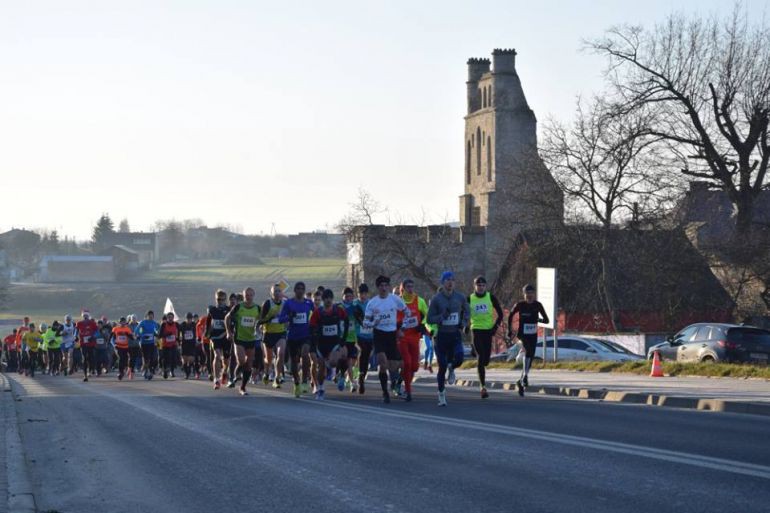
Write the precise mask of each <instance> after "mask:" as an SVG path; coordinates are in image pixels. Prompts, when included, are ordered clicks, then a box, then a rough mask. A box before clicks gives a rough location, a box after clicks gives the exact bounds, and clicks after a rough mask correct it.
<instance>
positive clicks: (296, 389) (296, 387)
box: [294, 384, 302, 398]
mask: <svg viewBox="0 0 770 513" xmlns="http://www.w3.org/2000/svg"><path fill="white" fill-rule="evenodd" d="M301 395H302V388H301V387H300V386H299V385H297V384H295V385H294V397H297V398H299V396H301Z"/></svg>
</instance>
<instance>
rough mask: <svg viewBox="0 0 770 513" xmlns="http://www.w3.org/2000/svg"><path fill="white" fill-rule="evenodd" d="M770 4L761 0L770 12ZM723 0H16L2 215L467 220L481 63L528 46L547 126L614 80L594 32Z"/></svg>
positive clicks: (5, 33)
mask: <svg viewBox="0 0 770 513" xmlns="http://www.w3.org/2000/svg"><path fill="white" fill-rule="evenodd" d="M769 3H770V1H766V0H755V1H746V2H744V5H745V6H746V8H747V9H748V10H749V12H751V13H754V14H756V15H758V16H759V15H763V14H764V12H765V10H766V8H767V6H768V4H769ZM731 9H732V4H731V3H730V2H726V1H724V0H687V1H685V0H682V1H674V0H669V1H664V0H645V1H643V2H642V1H639V2H633V3H632V2H628V1H626V0H613V1H610V0H593V1H587V0H583V1H578V0H575V1H568V0H561V1H557V0H541V1H539V2H531V1H514V0H507V1H486V2H469V1H467V0H466V1H463V2H454V1H415V0H412V1H377V2H366V1H360V0H359V1H334V0H325V1H323V2H319V1H291V0H287V1H281V2H276V1H274V0H271V1H267V2H262V1H234V0H216V1H214V0H212V1H196V0H184V1H177V2H173V1H162V0H150V1H142V0H132V1H126V2H114V1H110V0H98V1H92V2H82V1H75V0H70V1H66V2H64V1H60V0H52V1H35V0H16V1H13V0H7V1H3V2H2V3H0V98H1V99H0V184H2V185H0V187H2V189H1V190H2V191H3V194H2V201H0V231H5V230H8V229H10V228H12V227H16V228H19V227H26V228H34V229H56V230H58V232H59V235H60V237H64V236H65V235H66V236H69V237H74V238H77V239H80V240H83V239H88V238H90V234H91V230H92V227H93V225H94V224H95V222H96V220H97V219H98V218H99V216H100V215H101V214H102V213H108V214H109V215H110V216H111V217H112V219H113V220H115V223H116V224H117V222H118V221H119V220H120V219H123V218H126V219H128V221H129V224H130V226H131V228H132V229H134V230H145V229H150V228H152V226H153V225H154V222H155V221H156V220H158V219H171V218H174V219H188V218H200V219H202V220H203V221H204V222H205V223H206V224H208V225H209V226H215V225H229V226H233V227H237V228H239V229H240V230H242V231H243V232H245V233H254V234H257V233H270V232H271V230H272V228H273V226H274V227H275V229H276V230H277V231H278V232H279V233H296V232H299V231H312V230H323V229H331V228H332V227H333V226H334V224H335V223H336V222H337V221H338V220H339V219H340V218H341V217H343V216H344V215H345V213H346V212H347V211H348V210H349V209H350V202H351V201H353V200H354V199H355V197H356V196H357V191H358V190H359V189H360V188H364V189H366V190H367V191H369V192H370V193H371V195H372V196H373V197H375V198H376V199H378V201H379V202H380V203H381V204H383V205H384V206H386V207H387V209H388V215H387V216H383V217H382V218H381V220H382V221H389V222H391V223H402V224H409V223H415V222H420V221H423V222H432V223H437V222H438V223H440V222H445V221H451V220H456V219H457V218H458V216H459V214H458V209H459V207H458V196H459V195H460V194H462V192H463V123H464V122H463V115H464V114H465V112H466V105H465V80H466V75H467V68H466V64H465V63H466V61H467V59H468V58H469V57H490V54H491V52H492V50H493V49H494V48H516V50H517V52H518V56H517V70H518V73H519V76H520V77H521V80H522V84H523V87H524V91H525V94H526V96H527V99H528V101H529V104H530V107H531V108H532V109H533V110H534V111H535V113H536V115H537V117H538V120H539V121H540V122H541V124H542V121H544V120H545V119H547V118H548V117H553V118H555V119H558V120H562V121H568V120H569V119H570V118H571V116H572V113H573V110H574V103H575V98H576V96H577V95H579V94H581V95H590V94H592V93H595V92H598V91H600V90H601V88H602V87H603V79H602V71H603V69H604V65H605V63H604V61H603V60H602V59H601V58H600V57H598V56H595V55H592V54H590V53H587V52H585V51H583V50H582V46H583V43H582V41H583V40H585V39H587V38H593V37H598V36H601V35H602V33H603V32H604V31H605V30H606V29H608V28H610V27H611V26H613V25H618V24H624V23H631V24H641V25H646V26H652V25H653V24H654V23H655V22H658V21H662V20H663V19H664V18H665V17H666V16H667V15H669V14H671V13H672V12H685V13H699V14H710V13H726V12H729V11H730V10H731Z"/></svg>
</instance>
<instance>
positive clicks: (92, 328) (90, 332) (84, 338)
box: [77, 310, 99, 382]
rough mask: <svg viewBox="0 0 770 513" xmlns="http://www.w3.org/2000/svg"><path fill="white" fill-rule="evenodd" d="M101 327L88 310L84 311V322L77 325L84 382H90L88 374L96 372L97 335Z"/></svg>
mask: <svg viewBox="0 0 770 513" xmlns="http://www.w3.org/2000/svg"><path fill="white" fill-rule="evenodd" d="M98 331H99V326H98V325H97V324H96V322H95V321H94V320H93V319H91V314H90V313H89V312H88V310H84V311H83V320H81V321H79V322H78V323H77V341H78V342H79V343H80V351H81V352H82V353H83V381H86V382H87V381H88V374H89V373H95V372H96V338H95V337H96V334H97V332H98Z"/></svg>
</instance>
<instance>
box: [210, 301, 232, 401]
mask: <svg viewBox="0 0 770 513" xmlns="http://www.w3.org/2000/svg"><path fill="white" fill-rule="evenodd" d="M214 299H215V301H216V304H214V305H212V306H209V308H208V312H207V314H206V336H207V337H208V338H209V340H211V345H212V347H213V348H214V351H213V354H212V359H213V364H212V370H213V373H214V390H219V387H220V386H221V384H222V383H224V382H225V380H227V365H228V363H229V361H230V345H231V344H230V340H229V339H228V338H227V328H226V326H225V317H226V316H227V312H228V311H229V308H228V307H227V293H226V292H225V291H224V290H222V289H219V290H217V291H216V293H215V294H214Z"/></svg>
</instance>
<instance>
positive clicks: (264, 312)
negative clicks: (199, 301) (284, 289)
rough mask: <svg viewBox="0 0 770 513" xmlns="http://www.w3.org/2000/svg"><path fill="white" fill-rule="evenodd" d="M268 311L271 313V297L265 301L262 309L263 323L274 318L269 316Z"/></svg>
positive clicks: (261, 317)
mask: <svg viewBox="0 0 770 513" xmlns="http://www.w3.org/2000/svg"><path fill="white" fill-rule="evenodd" d="M268 313H270V300H269V299H267V300H265V302H264V303H262V308H261V309H260V314H259V320H260V321H262V324H264V323H265V322H267V321H269V320H271V319H272V317H271V318H270V319H268V318H267V314H268Z"/></svg>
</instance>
